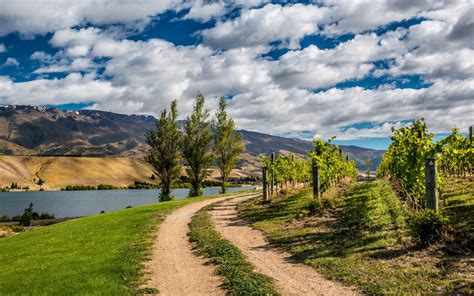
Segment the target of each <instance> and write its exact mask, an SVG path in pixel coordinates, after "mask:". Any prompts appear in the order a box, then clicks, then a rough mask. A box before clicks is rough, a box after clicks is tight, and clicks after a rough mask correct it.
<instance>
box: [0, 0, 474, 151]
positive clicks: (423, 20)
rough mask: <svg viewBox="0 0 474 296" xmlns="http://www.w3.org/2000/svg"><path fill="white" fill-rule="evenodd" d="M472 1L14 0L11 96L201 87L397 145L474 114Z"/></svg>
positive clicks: (114, 98)
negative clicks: (406, 130)
mask: <svg viewBox="0 0 474 296" xmlns="http://www.w3.org/2000/svg"><path fill="white" fill-rule="evenodd" d="M472 15H474V8H473V3H472V1H469V0H452V1H436V2H433V1H408V0H406V1H405V0H399V1H392V0H379V1H364V0H361V1H351V2H350V4H349V3H348V2H347V1H339V0H319V1H314V2H313V1H300V2H298V1H273V2H272V1H262V0H253V1H241V0H240V1H198V0H195V1H193V0H191V1H180V0H163V1H142V2H139V3H138V2H129V3H127V4H125V5H124V4H123V3H122V4H121V3H119V2H117V1H111V0H104V1H100V2H97V1H92V0H84V1H79V2H78V1H69V0H62V1H60V0H51V1H47V2H41V3H40V2H39V1H33V0H25V1H13V0H7V1H3V2H2V3H1V4H0V22H1V23H0V104H30V105H43V106H57V107H58V108H61V109H82V108H87V109H100V110H107V111H112V112H119V113H127V114H132V113H133V114H152V115H156V114H158V113H159V112H160V110H162V109H163V108H166V107H167V106H168V105H169V103H170V101H171V100H172V99H175V98H176V99H178V104H179V108H180V111H181V116H182V117H184V116H186V115H187V114H188V113H189V111H190V110H191V107H192V100H193V98H194V97H195V95H196V93H197V92H198V91H201V92H202V93H203V94H204V95H205V96H206V98H207V103H208V106H209V108H211V109H214V108H215V107H216V103H217V100H218V98H219V97H220V96H226V97H227V98H229V113H230V114H231V115H232V116H233V117H234V118H235V120H236V122H237V124H238V126H239V127H240V128H243V129H248V130H255V131H259V132H265V133H271V134H275V135H283V136H297V137H300V138H304V139H311V138H312V137H314V136H320V137H324V138H328V137H331V136H333V135H335V136H337V139H338V140H337V142H338V143H339V144H353V145H359V146H364V147H370V148H379V149H383V148H386V146H387V145H388V141H389V140H388V138H387V137H388V136H389V135H390V127H391V126H396V127H401V126H404V125H406V124H408V123H409V122H410V121H411V120H413V119H414V118H421V117H422V118H425V119H426V121H427V123H428V126H429V128H430V130H431V131H433V132H435V133H438V134H440V135H443V133H446V132H449V131H450V130H451V128H452V127H459V128H460V129H461V130H467V129H468V126H469V125H472V119H473V118H474V116H473V115H474V106H473V99H472V98H473V93H474V91H473V90H474V78H473V73H474V41H473V40H474V36H473V31H474V21H473V19H472Z"/></svg>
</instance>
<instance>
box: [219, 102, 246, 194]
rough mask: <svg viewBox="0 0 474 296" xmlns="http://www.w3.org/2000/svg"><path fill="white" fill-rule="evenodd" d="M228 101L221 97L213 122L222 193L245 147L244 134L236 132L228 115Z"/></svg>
mask: <svg viewBox="0 0 474 296" xmlns="http://www.w3.org/2000/svg"><path fill="white" fill-rule="evenodd" d="M225 108H226V101H225V98H224V97H221V99H220V101H219V109H218V110H217V112H216V118H215V119H214V121H213V123H212V127H213V132H214V153H215V156H216V160H217V166H218V167H219V170H220V173H221V176H222V187H221V188H222V193H226V192H227V180H228V178H229V175H230V173H231V172H232V170H233V169H234V166H235V163H236V162H237V160H238V159H239V156H240V153H241V152H242V151H243V150H244V149H245V145H244V143H243V139H242V135H239V134H237V133H236V130H235V123H234V120H233V119H232V118H228V117H227V112H226V110H225Z"/></svg>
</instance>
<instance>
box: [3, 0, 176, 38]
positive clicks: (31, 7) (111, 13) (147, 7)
mask: <svg viewBox="0 0 474 296" xmlns="http://www.w3.org/2000/svg"><path fill="white" fill-rule="evenodd" d="M179 2H181V1H177V0H176V1H175V0H160V1H151V0H138V1H122V0H102V1H95V0H81V1H73V0H48V1H36V0H22V1H3V2H2V4H1V9H0V23H1V24H2V25H1V26H0V36H2V35H6V34H8V33H11V32H20V33H22V34H24V35H31V34H44V33H46V32H52V31H56V30H60V29H65V28H70V27H72V26H75V25H78V24H81V23H83V22H86V23H87V22H89V23H92V24H96V25H104V24H116V23H132V22H139V23H140V22H142V23H143V22H144V23H147V22H148V21H149V17H150V16H153V15H156V14H159V13H162V12H164V11H166V10H167V9H170V8H173V7H175V6H176V5H177V4H178V3H179Z"/></svg>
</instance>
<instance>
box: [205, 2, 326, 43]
mask: <svg viewBox="0 0 474 296" xmlns="http://www.w3.org/2000/svg"><path fill="white" fill-rule="evenodd" d="M326 11H327V8H320V7H317V6H315V5H303V4H294V5H288V6H282V5H277V4H267V5H265V6H264V7H262V8H254V9H249V10H244V11H243V12H242V13H241V15H240V16H239V17H238V18H236V19H230V20H226V21H224V22H220V23H218V24H217V25H216V26H215V27H214V28H211V29H207V30H204V31H203V32H202V35H203V38H204V42H205V43H206V44H209V45H211V46H214V47H220V48H234V47H240V46H258V45H266V44H268V43H270V42H274V41H279V42H282V43H283V44H284V45H285V46H288V47H290V48H298V47H299V41H300V39H301V38H302V37H304V36H306V35H311V34H314V33H316V32H317V31H318V26H317V24H318V22H320V21H321V20H322V19H323V18H324V17H325V12H326Z"/></svg>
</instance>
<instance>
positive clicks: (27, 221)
mask: <svg viewBox="0 0 474 296" xmlns="http://www.w3.org/2000/svg"><path fill="white" fill-rule="evenodd" d="M33 214H34V212H33V203H30V206H29V207H28V208H26V209H25V212H24V213H23V215H21V219H20V224H21V225H23V226H31V220H33Z"/></svg>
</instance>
